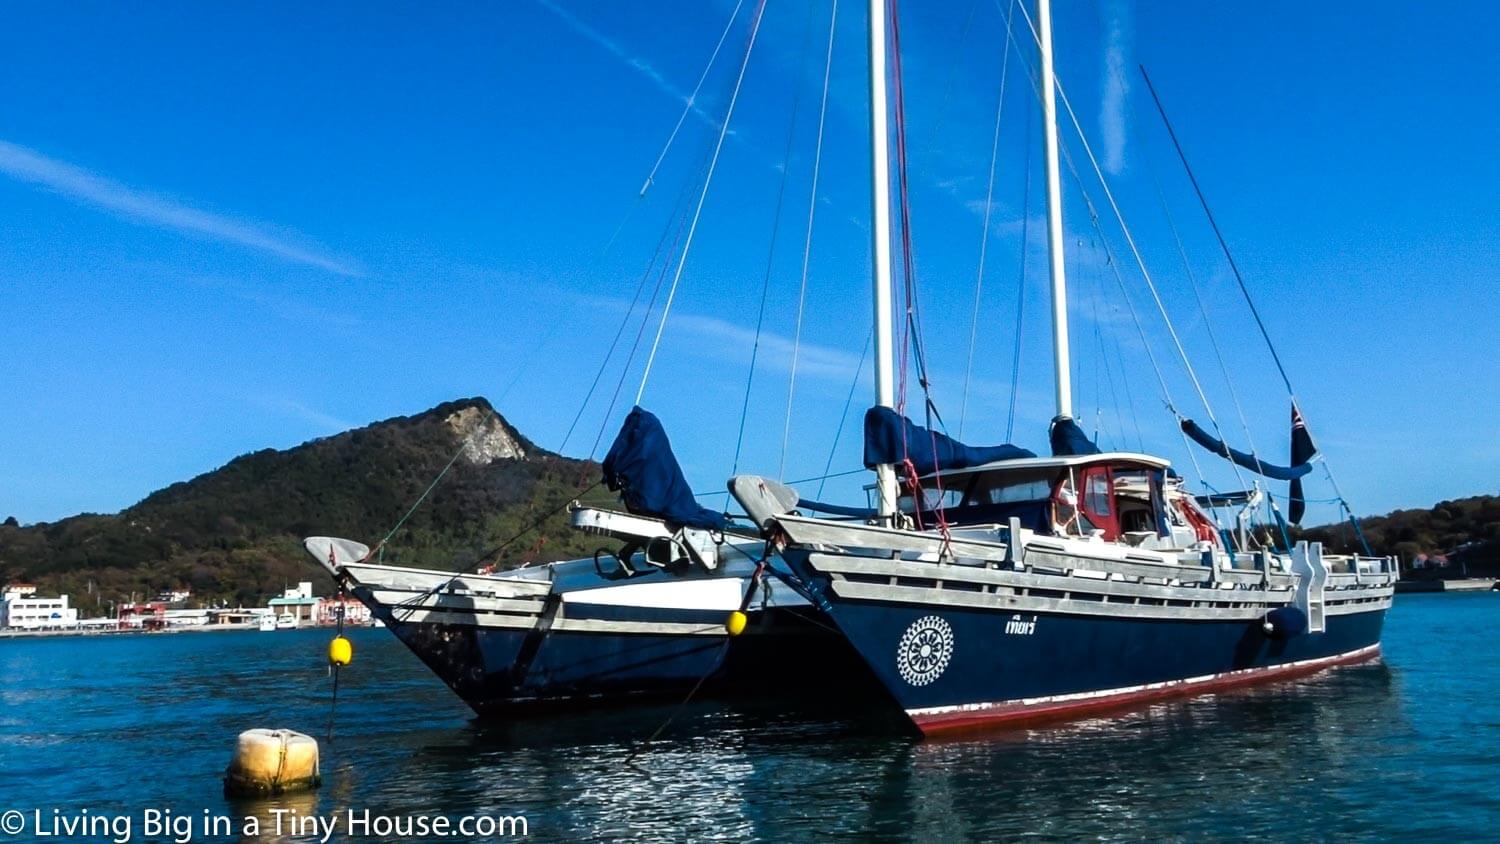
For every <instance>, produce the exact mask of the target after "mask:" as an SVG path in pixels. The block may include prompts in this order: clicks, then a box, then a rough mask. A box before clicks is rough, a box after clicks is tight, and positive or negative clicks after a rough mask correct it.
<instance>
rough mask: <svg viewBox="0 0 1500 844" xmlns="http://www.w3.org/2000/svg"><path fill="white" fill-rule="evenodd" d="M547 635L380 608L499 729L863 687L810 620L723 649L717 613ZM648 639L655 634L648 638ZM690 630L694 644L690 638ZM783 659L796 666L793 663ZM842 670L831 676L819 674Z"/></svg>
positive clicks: (631, 617) (781, 613)
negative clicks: (548, 719) (600, 713)
mask: <svg viewBox="0 0 1500 844" xmlns="http://www.w3.org/2000/svg"><path fill="white" fill-rule="evenodd" d="M595 610H596V612H595V613H594V617H591V618H585V617H580V616H581V613H580V611H579V609H578V608H575V611H574V616H573V617H571V618H569V619H568V622H567V626H566V627H564V626H563V625H562V624H559V625H556V626H554V627H552V628H551V629H546V628H544V627H541V626H538V627H533V628H531V629H509V628H495V627H482V626H477V625H467V624H440V623H433V622H411V621H404V620H402V619H401V618H400V613H399V612H391V611H390V610H389V608H386V607H380V608H379V609H377V610H376V612H377V615H378V616H379V617H381V619H382V620H383V621H384V622H385V623H386V626H387V627H389V628H390V629H391V631H392V632H393V633H395V635H396V636H397V638H399V639H400V640H401V641H402V643H404V644H405V645H406V646H407V647H408V648H409V649H410V650H411V651H412V652H413V653H414V654H416V655H417V657H418V658H420V659H421V660H422V662H423V663H425V664H426V665H427V667H428V668H429V669H431V670H432V672H433V673H434V674H436V675H437V676H438V677H439V678H441V679H442V680H443V682H444V683H446V684H447V685H448V687H449V688H451V689H452V690H453V691H454V692H455V693H456V694H457V695H458V696H459V697H460V698H462V699H463V701H464V702H465V703H467V704H468V705H469V707H470V708H471V709H473V710H474V712H475V713H476V714H478V715H479V716H480V717H481V718H485V719H502V718H510V717H525V716H531V715H540V714H550V713H556V712H560V711H569V710H580V709H600V708H609V707H615V706H621V705H625V704H628V703H631V702H638V703H647V702H651V701H656V700H671V699H681V698H683V697H684V696H685V695H687V694H688V693H690V692H692V691H693V690H694V689H697V690H698V693H699V694H700V696H702V697H712V696H715V695H723V694H735V695H738V694H740V693H743V692H747V691H748V692H751V693H753V694H754V695H755V696H756V697H757V698H763V697H765V696H767V693H768V692H770V691H772V690H776V689H795V690H797V693H798V694H801V695H807V694H811V695H813V696H814V697H816V696H818V695H820V694H821V692H820V691H819V690H826V691H827V692H828V693H829V694H836V693H840V690H841V689H845V688H850V687H853V684H855V683H856V682H857V681H858V680H863V685H860V686H859V687H861V688H866V689H867V688H868V687H869V680H868V676H867V675H866V674H865V673H864V672H863V668H862V667H861V668H860V669H859V677H857V678H855V677H849V676H846V675H848V674H850V673H851V672H849V670H848V669H849V668H850V667H851V666H857V665H859V662H858V656H857V655H856V654H854V653H853V652H852V651H850V650H849V648H848V644H847V642H846V641H845V640H844V638H843V637H842V636H839V635H837V634H836V633H833V632H831V631H830V630H829V629H828V625H827V621H826V619H825V620H823V621H822V622H821V623H818V622H817V620H816V619H813V618H811V616H812V613H811V611H806V610H795V609H771V610H761V611H757V612H754V613H752V614H751V621H750V624H749V626H748V627H747V629H746V631H745V632H744V633H743V634H741V635H740V636H738V637H734V638H730V637H728V636H727V635H726V634H725V633H724V628H723V618H724V614H723V613H722V612H699V611H683V610H652V609H646V608H638V607H637V608H624V609H621V608H605V607H599V608H595ZM653 629H656V630H660V631H661V632H652V630H653ZM690 630H696V632H688V631H690ZM789 655H797V656H798V657H800V658H797V659H789V658H788V657H789ZM830 664H832V665H836V666H841V667H842V670H841V671H835V672H829V671H826V670H822V669H820V668H817V667H820V666H821V667H823V668H826V666H828V665H830Z"/></svg>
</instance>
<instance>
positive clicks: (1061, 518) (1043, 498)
mask: <svg viewBox="0 0 1500 844" xmlns="http://www.w3.org/2000/svg"><path fill="white" fill-rule="evenodd" d="M1169 467H1170V464H1169V463H1168V462H1167V461H1166V460H1163V459H1161V458H1159V457H1153V456H1151V455H1148V454H1136V453H1131V452H1106V453H1103V454H1087V455H1071V456H1065V457H1027V458H1019V459H1014V460H999V461H995V462H992V463H984V464H980V465H978V466H971V467H967V468H963V469H951V470H948V471H944V472H939V473H936V474H933V475H927V476H925V477H923V478H921V480H920V492H921V495H920V499H921V502H922V503H921V512H920V513H916V512H915V502H916V500H917V496H914V495H913V492H914V490H913V489H911V485H910V484H906V485H904V487H905V488H904V489H903V490H902V495H901V498H900V502H899V504H900V508H901V511H902V512H903V513H907V514H909V515H914V516H915V517H916V518H918V519H919V520H920V521H921V523H923V524H933V523H936V521H937V511H938V510H939V509H941V510H942V515H943V518H944V519H945V520H946V521H947V523H948V524H949V525H950V526H955V527H960V526H973V525H993V524H1005V523H1006V522H1008V521H1009V520H1010V519H1011V518H1017V519H1019V520H1020V523H1021V527H1023V528H1026V529H1027V530H1032V531H1035V532H1037V533H1040V534H1044V535H1052V536H1077V537H1093V538H1098V539H1103V540H1105V541H1108V542H1123V543H1125V544H1128V545H1146V546H1150V547H1179V548H1186V547H1190V546H1192V545H1194V544H1195V543H1197V542H1200V541H1207V542H1210V543H1215V544H1216V543H1217V542H1218V535H1217V532H1216V531H1215V530H1214V528H1213V523H1212V522H1211V521H1210V519H1209V518H1208V517H1207V516H1206V515H1205V514H1204V513H1203V512H1202V511H1201V510H1200V509H1199V508H1198V507H1197V505H1196V504H1194V503H1193V501H1192V497H1191V496H1188V495H1186V494H1185V493H1184V492H1183V490H1182V482H1181V480H1180V479H1179V478H1177V477H1176V476H1175V475H1174V474H1173V473H1171V472H1170V471H1169Z"/></svg>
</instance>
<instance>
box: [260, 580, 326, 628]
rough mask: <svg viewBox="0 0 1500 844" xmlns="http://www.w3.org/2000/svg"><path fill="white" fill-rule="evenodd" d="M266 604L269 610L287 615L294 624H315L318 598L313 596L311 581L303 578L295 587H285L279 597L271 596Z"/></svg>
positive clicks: (278, 614) (279, 614) (280, 614)
mask: <svg viewBox="0 0 1500 844" xmlns="http://www.w3.org/2000/svg"><path fill="white" fill-rule="evenodd" d="M267 604H268V605H269V606H270V608H271V612H273V613H275V614H276V615H277V616H278V617H279V616H289V617H290V618H291V619H292V620H293V622H294V623H295V625H302V624H315V623H317V620H318V619H317V615H318V612H317V611H318V599H317V598H314V597H313V593H312V581H310V580H304V581H302V582H301V583H298V584H297V586H296V588H295V589H287V590H286V591H284V592H282V593H281V597H279V598H272V599H271V600H270V601H268V602H267Z"/></svg>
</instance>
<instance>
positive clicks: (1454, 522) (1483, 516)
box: [1301, 495, 1500, 575]
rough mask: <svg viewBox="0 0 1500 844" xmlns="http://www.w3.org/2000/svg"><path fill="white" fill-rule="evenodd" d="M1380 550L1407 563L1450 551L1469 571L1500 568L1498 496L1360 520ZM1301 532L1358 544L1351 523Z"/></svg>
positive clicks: (1341, 544) (1334, 543)
mask: <svg viewBox="0 0 1500 844" xmlns="http://www.w3.org/2000/svg"><path fill="white" fill-rule="evenodd" d="M1360 527H1361V529H1362V530H1363V531H1364V534H1365V538H1366V539H1367V540H1368V541H1369V543H1370V547H1371V549H1372V550H1374V552H1375V553H1376V554H1379V555H1382V556H1384V555H1387V554H1394V555H1396V556H1397V557H1400V558H1401V563H1402V565H1403V566H1409V565H1410V564H1411V562H1412V560H1413V559H1415V558H1416V556H1417V555H1418V554H1427V555H1428V556H1432V555H1437V554H1443V555H1447V556H1448V558H1449V559H1450V561H1451V562H1452V563H1453V564H1454V567H1455V568H1457V567H1466V568H1467V569H1468V571H1469V573H1470V574H1475V575H1486V574H1488V575H1497V574H1500V496H1494V495H1478V496H1474V497H1473V498H1459V499H1455V500H1453V501H1440V502H1438V503H1437V504H1436V505H1435V506H1433V507H1431V508H1430V509H1426V510H1397V511H1395V512H1392V513H1387V514H1385V515H1384V516H1370V517H1367V518H1364V519H1361V520H1360ZM1301 535H1302V537H1303V538H1305V539H1308V540H1316V541H1320V542H1322V543H1323V544H1324V545H1326V546H1328V547H1329V548H1331V549H1333V550H1337V551H1355V550H1360V549H1359V540H1358V538H1357V537H1356V536H1355V535H1354V531H1353V528H1352V527H1350V526H1349V525H1348V524H1347V523H1346V524H1341V525H1324V526H1321V527H1315V528H1308V529H1307V530H1305V531H1302V534H1301Z"/></svg>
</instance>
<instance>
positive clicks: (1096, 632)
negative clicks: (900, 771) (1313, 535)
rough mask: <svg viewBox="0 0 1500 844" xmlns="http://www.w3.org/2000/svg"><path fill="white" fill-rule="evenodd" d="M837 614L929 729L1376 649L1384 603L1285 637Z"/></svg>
mask: <svg viewBox="0 0 1500 844" xmlns="http://www.w3.org/2000/svg"><path fill="white" fill-rule="evenodd" d="M831 612H832V615H833V617H834V619H835V621H836V622H837V623H838V625H839V627H840V628H841V629H842V630H843V631H844V633H845V634H846V635H847V636H848V638H849V640H850V642H851V643H852V644H853V646H854V647H855V649H856V650H858V651H859V653H860V655H861V656H862V657H863V658H864V660H865V662H866V663H867V664H868V666H869V668H870V669H871V671H872V672H873V673H874V674H875V676H876V677H877V678H878V679H879V680H880V682H881V683H882V684H883V685H884V687H885V688H886V690H887V691H889V692H890V694H891V696H892V697H893V698H895V700H896V702H897V704H898V705H899V706H900V707H901V708H902V709H903V710H904V711H905V712H906V714H907V716H908V717H909V718H910V719H911V721H912V722H913V723H914V724H915V725H916V726H917V727H918V728H919V729H920V730H921V731H922V732H923V733H924V734H929V735H931V734H938V733H945V732H952V731H959V730H969V729H978V728H985V727H998V726H1005V725H1012V726H1014V725H1021V724H1034V723H1040V722H1049V721H1064V720H1070V719H1075V718H1081V717H1085V716H1088V715H1091V714H1096V713H1100V712H1104V711H1110V710H1118V709H1125V708H1129V707H1132V706H1136V705H1139V704H1141V703H1144V702H1148V701H1152V700H1159V699H1163V698H1170V697H1182V696H1188V695H1194V694H1202V693H1207V692H1211V691H1216V690H1222V689H1226V688H1232V687H1237V686H1244V685H1250V684H1254V683H1259V682H1269V681H1273V680H1277V679H1286V678H1289V677H1294V676H1300V675H1304V674H1310V673H1313V672H1316V671H1319V670H1322V669H1324V668H1328V667H1331V666H1333V665H1338V664H1345V663H1352V662H1359V661H1363V660H1368V659H1373V658H1375V657H1377V656H1378V655H1379V648H1380V645H1379V642H1380V632H1381V627H1382V625H1383V623H1384V619H1385V610H1384V609H1376V610H1369V611H1364V612H1358V613H1347V614H1339V615H1330V616H1328V619H1327V627H1326V630H1325V631H1324V632H1322V633H1304V634H1302V635H1300V636H1294V637H1292V638H1290V639H1287V640H1284V641H1278V640H1273V639H1271V638H1269V637H1267V636H1266V634H1265V633H1264V632H1263V630H1262V628H1261V625H1260V623H1259V622H1258V621H1252V622H1246V621H1205V620H1188V619H1182V620H1177V619H1132V618H1118V617H1108V616H1079V615H1064V614H1048V613H1035V614H1033V613H1021V614H1016V613H1009V612H1006V613H1001V612H996V611H993V610H982V609H966V608H954V607H946V606H940V605H930V604H928V605H903V604H899V603H887V602H842V601H841V602H836V603H835V604H834V606H833V607H832V608H831Z"/></svg>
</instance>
